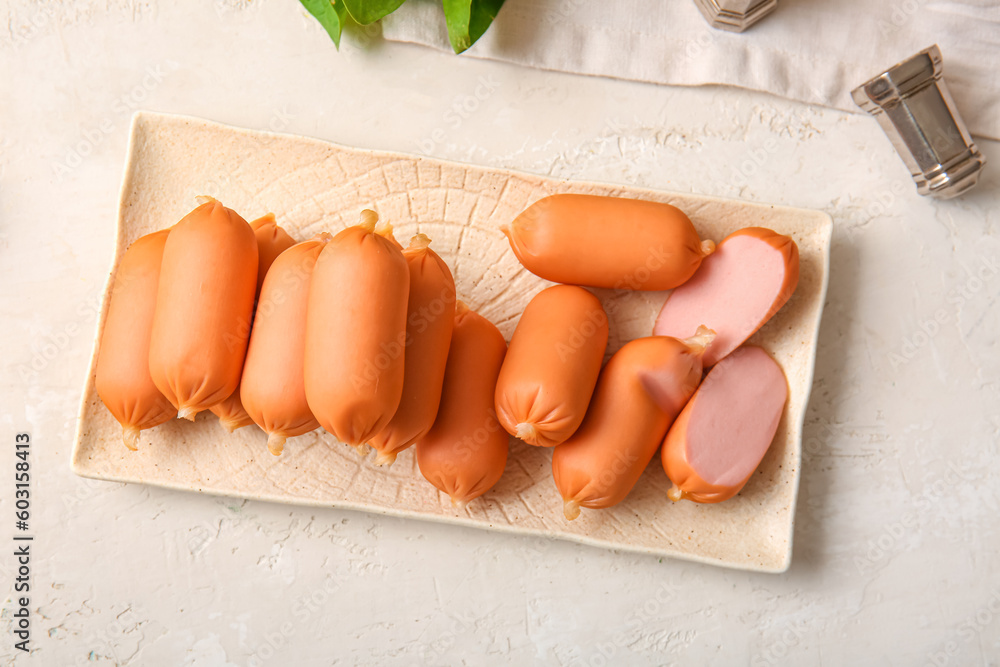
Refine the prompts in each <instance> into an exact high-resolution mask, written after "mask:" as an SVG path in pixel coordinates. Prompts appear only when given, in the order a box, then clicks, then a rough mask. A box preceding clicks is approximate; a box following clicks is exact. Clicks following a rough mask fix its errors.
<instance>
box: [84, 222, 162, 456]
mask: <svg viewBox="0 0 1000 667" xmlns="http://www.w3.org/2000/svg"><path fill="white" fill-rule="evenodd" d="M169 233H170V230H169V229H164V230H163V231H159V232H154V233H152V234H147V235H146V236H143V237H142V238H140V239H138V240H136V241H135V242H134V243H133V244H132V245H131V246H129V249H128V250H127V251H125V255H124V256H123V257H122V260H121V263H120V264H119V265H118V271H117V272H116V273H115V283H114V287H113V288H112V290H111V300H110V302H109V304H108V316H107V319H105V320H104V329H103V331H102V332H101V348H100V350H99V351H98V355H97V368H96V371H95V373H96V377H95V379H94V383H95V385H96V388H97V395H98V396H100V397H101V401H102V402H103V403H104V405H105V407H107V408H108V410H109V411H110V412H111V414H112V415H114V417H115V419H117V420H118V423H119V424H121V425H122V441H123V442H124V443H125V446H126V447H128V448H129V449H131V450H133V451H135V450H136V449H137V443H138V441H139V431H140V430H145V429H147V428H153V427H154V426H159V425H160V424H162V423H164V422H166V421H169V420H171V419H173V418H174V417H175V416H176V415H177V408H175V407H174V406H173V405H171V403H170V401H169V400H167V398H166V396H164V395H163V394H162V393H161V392H160V390H159V389H157V388H156V385H155V384H154V383H153V378H152V377H151V376H150V374H149V339H150V332H151V330H152V328H153V315H154V313H155V312H156V291H157V287H158V285H159V281H160V263H161V261H162V259H163V246H164V245H165V244H166V242H167V234H169Z"/></svg>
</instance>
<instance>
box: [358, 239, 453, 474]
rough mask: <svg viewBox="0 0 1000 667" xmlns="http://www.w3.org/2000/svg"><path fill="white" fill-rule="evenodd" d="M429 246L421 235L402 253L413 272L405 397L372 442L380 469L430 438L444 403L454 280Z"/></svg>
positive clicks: (411, 272) (404, 374) (411, 278)
mask: <svg viewBox="0 0 1000 667" xmlns="http://www.w3.org/2000/svg"><path fill="white" fill-rule="evenodd" d="M429 244H430V239H429V238H427V237H426V236H425V235H423V234H417V235H416V236H414V237H413V239H412V240H411V241H410V246H409V247H408V248H407V249H406V250H404V251H403V257H405V258H406V263H407V265H408V266H409V271H410V294H409V299H408V301H407V315H406V356H405V363H404V366H405V371H404V373H403V395H402V398H401V399H400V402H399V408H398V409H397V410H396V414H395V415H393V417H392V420H391V421H390V422H389V423H388V425H387V426H386V427H385V428H384V429H382V430H381V431H379V433H377V434H376V435H375V437H373V438H372V439H371V440H370V441H369V443H368V444H370V445H371V446H372V447H373V448H374V449H375V451H376V452H377V453H378V454H377V458H376V460H375V462H376V463H377V464H379V465H382V464H391V463H392V462H393V461H395V460H396V454H397V453H399V452H401V451H402V450H404V449H406V448H407V447H409V446H410V445H412V444H413V443H414V442H416V441H417V440H419V439H420V438H422V437H423V436H424V435H426V433H427V431H429V430H430V428H431V426H432V425H433V424H434V417H436V416H437V411H438V405H439V404H440V402H441V385H442V383H443V382H444V369H445V364H446V362H447V361H448V346H449V344H450V343H451V331H452V328H453V327H454V324H455V279H454V278H453V277H452V275H451V270H450V269H449V268H448V265H447V264H445V262H444V260H443V259H441V258H440V257H439V256H438V254H437V253H436V252H434V251H433V250H431V249H430V248H429V247H428V246H429Z"/></svg>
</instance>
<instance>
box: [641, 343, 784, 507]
mask: <svg viewBox="0 0 1000 667" xmlns="http://www.w3.org/2000/svg"><path fill="white" fill-rule="evenodd" d="M787 398H788V381H787V380H786V379H785V374H784V373H783V372H782V370H781V367H780V366H778V364H777V362H776V361H774V359H772V358H771V357H770V355H768V353H767V352H765V351H764V350H762V349H761V348H759V347H754V346H752V345H744V346H743V347H740V348H739V349H737V350H736V351H735V352H733V353H732V354H730V355H729V356H727V357H726V358H725V359H723V360H722V361H720V362H719V363H718V364H716V365H715V366H714V367H713V368H712V370H711V371H709V373H708V375H706V376H705V380H704V381H703V382H702V383H701V386H700V387H698V391H696V392H695V393H694V396H692V397H691V400H690V401H689V402H688V404H687V405H686V406H684V409H683V410H682V411H681V414H680V416H678V417H677V421H675V422H674V425H673V426H671V427H670V432H669V433H667V437H666V438H665V439H664V441H663V450H662V452H661V454H660V456H661V458H662V461H663V470H664V472H666V473H667V477H669V478H670V481H672V482H673V484H674V485H673V488H671V489H670V490H669V491H668V492H667V496H668V497H669V498H670V499H671V500H673V501H678V500H681V499H683V498H686V499H688V500H693V501H695V502H698V503H719V502H722V501H723V500H728V499H729V498H732V497H733V496H735V495H736V494H737V493H739V492H740V489H742V488H743V486H744V485H745V484H746V483H747V481H748V480H749V479H750V477H751V476H752V475H753V471H754V470H756V469H757V466H758V465H760V462H761V459H763V458H764V454H766V453H767V450H768V448H769V447H770V446H771V441H772V440H774V434H775V432H776V431H777V429H778V423H779V422H780V421H781V414H782V412H784V409H785V401H786V400H787Z"/></svg>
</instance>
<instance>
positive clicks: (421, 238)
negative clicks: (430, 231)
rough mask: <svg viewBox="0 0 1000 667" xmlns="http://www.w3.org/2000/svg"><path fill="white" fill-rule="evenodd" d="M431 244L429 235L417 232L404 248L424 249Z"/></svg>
mask: <svg viewBox="0 0 1000 667" xmlns="http://www.w3.org/2000/svg"><path fill="white" fill-rule="evenodd" d="M430 245H431V237H429V236H427V234H417V235H415V236H414V237H413V238H412V239H410V245H409V246H408V247H407V248H406V249H407V250H426V249H427V248H428V247H430Z"/></svg>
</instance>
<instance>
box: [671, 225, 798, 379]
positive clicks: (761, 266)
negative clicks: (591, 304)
mask: <svg viewBox="0 0 1000 667" xmlns="http://www.w3.org/2000/svg"><path fill="white" fill-rule="evenodd" d="M798 282H799V249H798V246H796V245H795V241H793V240H792V239H790V238H789V237H787V236H782V235H781V234H778V233H777V232H774V231H772V230H770V229H764V228H763V227H747V228H746V229H741V230H739V231H737V232H735V233H733V234H730V235H729V236H727V237H726V238H725V239H724V240H723V241H722V243H720V244H719V246H718V248H717V249H716V251H715V253H713V254H712V255H709V256H708V257H706V258H705V259H704V260H703V261H702V263H701V267H700V268H699V269H698V271H697V272H696V273H695V274H694V276H693V277H692V278H691V279H690V280H689V281H687V282H686V283H684V284H683V285H681V286H680V287H678V288H676V289H674V291H673V292H671V294H670V296H669V297H668V298H667V302H666V303H665V304H664V305H663V309H662V310H661V311H660V314H659V316H658V317H657V318H656V324H655V325H654V326H653V335H656V336H673V337H675V338H681V339H683V338H687V337H688V336H692V335H694V332H695V331H697V330H698V327H699V326H701V325H705V326H707V327H708V328H710V329H712V330H713V331H715V333H716V338H715V341H714V342H713V343H712V345H711V346H709V348H708V350H706V352H705V360H704V361H705V367H706V368H708V367H710V366H713V365H715V364H716V363H718V362H719V360H720V359H722V358H724V357H725V356H726V355H728V354H729V353H730V352H732V351H733V350H735V349H736V348H737V347H739V346H740V345H742V344H743V342H744V341H745V340H746V339H747V338H749V337H750V336H752V335H753V334H754V332H756V331H757V330H758V329H760V328H761V327H762V326H764V324H765V323H766V322H767V321H768V320H769V319H771V317H772V316H773V315H774V314H775V313H777V312H778V310H780V309H781V307H782V306H783V305H785V302H786V301H788V299H789V297H790V296H791V295H792V292H794V291H795V287H796V286H797V285H798Z"/></svg>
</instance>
